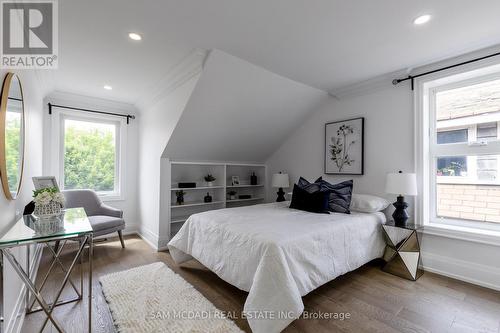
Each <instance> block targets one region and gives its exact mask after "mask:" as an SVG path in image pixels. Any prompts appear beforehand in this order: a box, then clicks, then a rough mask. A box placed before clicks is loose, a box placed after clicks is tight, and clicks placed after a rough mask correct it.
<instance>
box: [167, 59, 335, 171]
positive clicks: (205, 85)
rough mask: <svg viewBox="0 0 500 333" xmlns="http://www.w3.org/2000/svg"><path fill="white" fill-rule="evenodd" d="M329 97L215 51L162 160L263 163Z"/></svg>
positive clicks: (321, 92) (206, 64)
mask: <svg viewBox="0 0 500 333" xmlns="http://www.w3.org/2000/svg"><path fill="white" fill-rule="evenodd" d="M329 98H331V97H329V96H328V95H327V94H326V93H325V92H323V91H321V90H318V89H315V88H312V87H309V86H306V85H304V84H301V83H298V82H295V81H292V80H290V79H287V78H285V77H282V76H279V75H277V74H275V73H272V72H270V71H267V70H265V69H263V68H261V67H258V66H255V65H253V64H251V63H249V62H246V61H244V60H242V59H239V58H236V57H234V56H231V55H229V54H226V53H224V52H222V51H218V50H213V51H211V53H210V55H209V56H208V59H207V60H206V62H205V65H204V69H203V73H202V75H201V77H200V79H199V81H198V84H197V86H196V87H195V89H194V91H193V93H192V95H191V98H190V100H189V101H188V103H187V105H186V108H185V110H184V112H183V114H182V116H181V118H180V119H179V122H178V123H177V126H176V128H175V130H174V132H173V134H172V136H171V138H170V140H169V142H168V144H167V146H166V148H165V151H164V153H163V157H168V158H171V159H176V160H206V161H246V162H263V161H265V160H266V158H267V157H268V156H270V155H271V154H272V153H273V152H274V151H275V150H276V149H277V148H278V146H279V145H280V144H281V143H282V142H283V140H284V139H285V138H286V137H287V136H288V135H289V134H290V132H291V131H293V130H294V129H295V128H297V127H298V126H299V125H300V123H301V122H302V121H303V120H305V117H307V114H308V113H309V112H310V111H312V110H313V109H316V108H317V107H318V106H319V105H320V104H321V103H323V102H324V101H326V100H327V99H329Z"/></svg>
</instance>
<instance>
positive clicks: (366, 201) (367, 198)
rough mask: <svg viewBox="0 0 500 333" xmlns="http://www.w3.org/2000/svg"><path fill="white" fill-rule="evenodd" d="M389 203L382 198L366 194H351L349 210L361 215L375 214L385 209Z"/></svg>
mask: <svg viewBox="0 0 500 333" xmlns="http://www.w3.org/2000/svg"><path fill="white" fill-rule="evenodd" d="M390 204H391V203H390V202H389V201H387V200H386V199H384V198H381V197H376V196H374V195H368V194H355V193H353V194H352V198H351V207H350V208H351V210H353V211H356V212H362V213H375V212H380V211H382V210H384V209H386V208H387V207H388V206H389V205H390Z"/></svg>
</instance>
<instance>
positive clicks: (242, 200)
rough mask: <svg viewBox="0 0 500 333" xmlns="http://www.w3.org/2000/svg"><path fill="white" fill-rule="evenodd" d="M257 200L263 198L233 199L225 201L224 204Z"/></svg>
mask: <svg viewBox="0 0 500 333" xmlns="http://www.w3.org/2000/svg"><path fill="white" fill-rule="evenodd" d="M258 200H264V198H250V199H233V200H229V199H228V200H226V203H229V202H244V201H258Z"/></svg>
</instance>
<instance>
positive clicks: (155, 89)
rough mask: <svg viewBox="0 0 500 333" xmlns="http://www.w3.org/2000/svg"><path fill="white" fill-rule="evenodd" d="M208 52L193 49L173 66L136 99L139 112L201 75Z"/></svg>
mask: <svg viewBox="0 0 500 333" xmlns="http://www.w3.org/2000/svg"><path fill="white" fill-rule="evenodd" d="M207 55H208V51H206V50H203V49H195V50H194V51H192V52H191V53H190V54H189V55H187V56H186V57H185V58H184V59H182V61H181V62H179V63H178V64H177V65H175V66H174V67H173V68H172V69H171V70H170V71H169V72H168V73H167V75H166V76H165V77H163V78H162V79H161V80H160V81H158V82H156V83H155V84H154V85H152V86H150V87H149V89H147V91H146V92H145V93H144V94H143V95H142V96H141V97H139V98H138V99H137V101H136V102H135V103H134V105H135V106H136V107H137V109H139V110H148V109H150V108H151V107H152V106H153V105H155V104H156V103H158V102H160V101H161V100H162V99H164V98H166V97H167V96H168V95H169V94H170V93H172V92H173V91H175V90H176V89H177V88H179V87H180V86H182V85H183V84H184V83H186V82H187V81H189V80H190V79H191V78H192V77H194V76H196V75H197V74H199V73H201V71H202V70H203V64H204V62H205V59H206V58H207Z"/></svg>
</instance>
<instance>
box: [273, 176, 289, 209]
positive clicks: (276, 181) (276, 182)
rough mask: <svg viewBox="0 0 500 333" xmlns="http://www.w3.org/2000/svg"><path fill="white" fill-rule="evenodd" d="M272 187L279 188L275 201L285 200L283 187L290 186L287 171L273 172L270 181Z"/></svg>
mask: <svg viewBox="0 0 500 333" xmlns="http://www.w3.org/2000/svg"><path fill="white" fill-rule="evenodd" d="M271 183H272V184H271V186H272V187H276V188H279V190H278V192H277V194H278V198H277V199H276V202H281V201H285V200H286V199H285V192H284V191H283V188H284V187H290V179H289V177H288V174H287V173H281V172H280V173H275V174H274V175H273V179H272V182H271Z"/></svg>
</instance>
